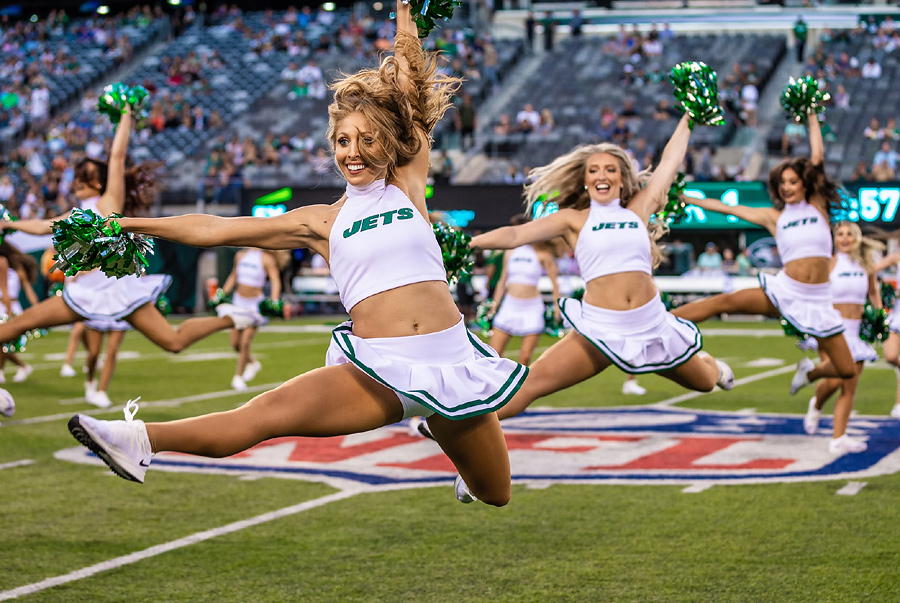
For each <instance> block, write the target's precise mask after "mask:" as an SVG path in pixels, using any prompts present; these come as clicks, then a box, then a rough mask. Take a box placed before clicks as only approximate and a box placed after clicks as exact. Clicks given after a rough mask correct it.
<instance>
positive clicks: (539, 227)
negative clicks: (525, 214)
mask: <svg viewBox="0 0 900 603" xmlns="http://www.w3.org/2000/svg"><path fill="white" fill-rule="evenodd" d="M579 213H580V212H578V211H577V210H574V209H561V210H559V211H558V212H556V213H555V214H551V215H549V216H547V217H546V218H541V219H539V220H534V221H532V222H526V223H525V224H522V225H520V226H504V227H502V228H498V229H496V230H492V231H490V232H486V233H484V234H481V235H478V236H477V237H473V238H472V242H471V243H470V246H471V247H473V248H479V249H515V248H516V247H521V246H522V245H529V244H531V243H537V242H538V241H549V240H550V239H554V238H556V237H566V242H567V243H569V246H570V247H572V248H573V249H574V248H575V244H574V237H573V236H572V233H573V231H574V228H573V224H574V222H575V219H576V217H577V216H578V215H579ZM576 236H577V235H576ZM569 238H573V240H572V241H569Z"/></svg>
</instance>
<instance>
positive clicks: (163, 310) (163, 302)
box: [156, 295, 172, 316]
mask: <svg viewBox="0 0 900 603" xmlns="http://www.w3.org/2000/svg"><path fill="white" fill-rule="evenodd" d="M156 309H157V310H159V313H160V314H162V315H163V316H168V315H169V314H171V313H172V302H171V301H169V298H168V297H166V296H165V295H160V296H159V298H158V299H157V300H156Z"/></svg>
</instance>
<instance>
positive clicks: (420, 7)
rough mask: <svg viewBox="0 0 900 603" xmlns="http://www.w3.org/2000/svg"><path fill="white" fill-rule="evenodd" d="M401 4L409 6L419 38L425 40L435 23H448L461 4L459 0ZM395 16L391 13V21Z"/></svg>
mask: <svg viewBox="0 0 900 603" xmlns="http://www.w3.org/2000/svg"><path fill="white" fill-rule="evenodd" d="M403 4H407V5H409V11H410V13H412V17H413V20H414V21H415V22H416V28H417V29H418V30H419V37H420V38H427V37H428V34H430V33H431V32H432V31H434V28H435V27H437V23H435V21H436V20H437V19H443V20H444V21H449V20H450V17H452V16H453V11H454V9H455V8H456V7H457V6H460V4H462V3H461V2H460V0H404V2H403ZM396 18H397V14H396V13H391V19H396Z"/></svg>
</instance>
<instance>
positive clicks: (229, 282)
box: [222, 251, 243, 294]
mask: <svg viewBox="0 0 900 603" xmlns="http://www.w3.org/2000/svg"><path fill="white" fill-rule="evenodd" d="M242 253H243V252H242V251H238V252H237V253H236V254H235V255H234V266H232V267H231V272H229V273H228V278H226V279H225V284H224V285H222V291H224V292H225V293H226V294H228V293H231V292H232V291H234V288H235V287H236V286H237V265H238V261H240V260H239V258H238V256H239V255H241V254H242Z"/></svg>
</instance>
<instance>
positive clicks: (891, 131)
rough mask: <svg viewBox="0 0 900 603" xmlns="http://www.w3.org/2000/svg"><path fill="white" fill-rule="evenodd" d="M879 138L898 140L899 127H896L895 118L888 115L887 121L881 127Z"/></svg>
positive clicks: (899, 136)
mask: <svg viewBox="0 0 900 603" xmlns="http://www.w3.org/2000/svg"><path fill="white" fill-rule="evenodd" d="M881 138H882V139H884V140H900V129H898V128H897V120H896V119H895V118H893V117H889V118H888V120H887V123H886V124H884V127H883V128H881Z"/></svg>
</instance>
